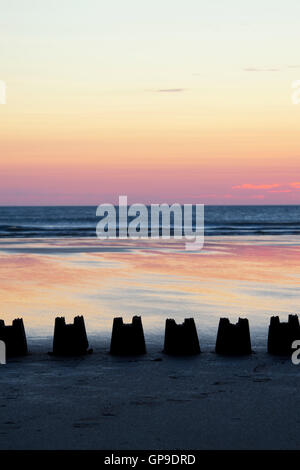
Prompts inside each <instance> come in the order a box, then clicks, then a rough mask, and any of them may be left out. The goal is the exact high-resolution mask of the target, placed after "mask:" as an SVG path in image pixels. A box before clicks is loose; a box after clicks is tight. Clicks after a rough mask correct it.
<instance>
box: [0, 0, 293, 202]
mask: <svg viewBox="0 0 300 470" xmlns="http://www.w3.org/2000/svg"><path fill="white" fill-rule="evenodd" d="M0 12H1V15H0V80H2V81H4V82H5V83H6V90H7V91H6V93H7V96H6V104H0V205H52V204H53V205H56V204H63V205H67V204H80V205H84V204H95V205H98V204H101V203H104V202H110V203H117V201H118V196H119V195H127V196H128V202H129V203H134V202H145V203H155V202H168V203H173V202H182V203H204V204H298V203H299V204H300V171H299V170H300V137H299V136H300V132H299V130H300V82H299V84H295V88H292V84H293V83H294V82H296V81H297V80H300V52H299V44H300V27H299V26H300V25H299V23H300V20H299V18H300V2H299V0H286V1H285V2H283V1H282V0H277V1H276V0H272V1H271V0H270V1H269V0H259V1H258V0H252V1H251V2H249V1H242V0H226V1H225V0H210V1H209V2H208V1H207V0H205V1H204V0H185V1H183V0H180V1H179V0H152V1H151V2H149V1H145V0H126V2H125V1H124V0H110V1H109V2H107V1H104V0H103V1H102V0H0ZM298 92H299V93H298Z"/></svg>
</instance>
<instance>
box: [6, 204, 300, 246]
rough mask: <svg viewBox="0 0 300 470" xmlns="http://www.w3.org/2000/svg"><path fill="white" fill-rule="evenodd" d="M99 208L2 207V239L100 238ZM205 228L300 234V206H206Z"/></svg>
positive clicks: (217, 232) (215, 232) (212, 232)
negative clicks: (98, 224)
mask: <svg viewBox="0 0 300 470" xmlns="http://www.w3.org/2000/svg"><path fill="white" fill-rule="evenodd" d="M96 209H97V207H96V206H48V207H47V206H33V207H29V206H24V207H21V206H16V207H14V206H7V207H3V206H2V207H0V238H82V237H89V238H91V237H92V238H93V237H95V238H96V227H97V223H98V222H99V221H100V218H99V217H97V216H96ZM116 210H117V211H118V208H116ZM149 214H150V211H149ZM117 220H118V219H117ZM129 220H130V219H129ZM194 225H195V214H193V226H194ZM204 228H205V236H225V235H228V236H243V235H247V236H250V235H255V236H259V235H298V234H300V205H251V206H247V205H239V206H238V205H236V206H224V205H222V206H221V205H219V206H205V208H204Z"/></svg>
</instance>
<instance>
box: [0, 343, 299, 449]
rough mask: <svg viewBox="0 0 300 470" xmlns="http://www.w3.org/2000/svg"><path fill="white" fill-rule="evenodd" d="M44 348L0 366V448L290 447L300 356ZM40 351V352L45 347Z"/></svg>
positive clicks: (294, 442)
mask: <svg viewBox="0 0 300 470" xmlns="http://www.w3.org/2000/svg"><path fill="white" fill-rule="evenodd" d="M92 343H93V346H94V347H95V350H94V354H92V355H88V356H85V357H83V358H77V359H62V358H59V359H58V358H54V357H51V356H48V355H47V354H45V353H44V351H47V350H50V349H51V343H50V341H49V340H45V341H43V342H42V343H39V342H38V341H37V340H35V345H34V347H33V348H31V349H32V354H31V355H30V356H28V357H26V358H22V359H18V360H14V361H10V362H9V364H7V365H6V366H0V367H1V369H0V409H1V418H0V448H1V449H129V450H130V449H161V450H162V449H166V450H167V449H173V450H174V449H297V448H299V444H300V438H299V435H300V414H299V410H300V393H299V390H300V366H298V367H297V366H294V365H293V364H292V363H291V361H290V359H283V358H274V357H271V356H269V355H268V354H266V353H265V352H264V350H263V348H262V350H261V351H260V350H258V351H257V352H256V354H253V355H252V356H251V357H247V358H224V357H220V356H217V355H215V354H214V353H213V352H212V350H213V345H212V346H211V347H206V348H204V349H205V350H204V352H203V353H202V354H201V355H200V356H197V357H193V358H170V357H167V356H165V355H163V354H161V353H160V352H159V350H160V349H161V348H159V347H158V344H154V343H152V344H149V345H148V350H149V352H148V354H147V355H146V356H144V357H142V358H116V357H111V356H110V355H109V354H107V348H106V346H104V345H103V343H102V342H100V341H99V340H98V344H97V341H96V340H95V339H94V340H93V341H92ZM42 351H43V352H42Z"/></svg>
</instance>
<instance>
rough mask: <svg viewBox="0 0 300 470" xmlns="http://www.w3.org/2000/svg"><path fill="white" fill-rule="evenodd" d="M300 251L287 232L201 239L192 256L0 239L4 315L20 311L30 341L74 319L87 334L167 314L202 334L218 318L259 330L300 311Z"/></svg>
mask: <svg viewBox="0 0 300 470" xmlns="http://www.w3.org/2000/svg"><path fill="white" fill-rule="evenodd" d="M299 254H300V243H299V241H298V239H297V238H296V237H295V238H294V239H293V238H292V237H290V236H289V237H273V238H272V237H259V239H258V238H254V237H236V238H227V239H226V238H225V237H210V238H208V237H207V239H206V243H205V247H204V250H202V251H199V252H197V253H196V252H186V251H185V250H184V245H183V244H182V243H181V244H180V243H177V242H156V243H154V242H153V241H144V242H140V243H137V242H130V241H126V242H121V243H120V242H115V241H114V242H112V241H110V242H108V243H105V242H99V241H98V240H95V239H76V240H74V239H72V240H71V239H69V240H68V239H63V240H57V239H53V240H28V239H27V240H21V239H17V240H16V239H14V240H12V239H10V240H8V239H7V240H1V243H0V278H1V283H0V301H1V312H2V314H1V317H2V318H3V319H4V320H5V321H8V322H9V321H11V320H12V319H13V318H15V317H17V316H20V315H22V316H23V318H24V320H25V322H26V325H27V329H28V330H29V332H30V333H31V334H33V335H34V334H39V335H47V334H49V333H51V332H52V330H53V321H54V318H55V316H57V315H63V316H66V317H67V319H72V318H73V317H74V316H75V315H77V314H84V315H85V318H86V322H87V329H88V330H89V331H90V332H93V333H97V332H100V331H108V330H110V328H111V324H112V318H113V317H114V316H116V315H123V316H124V318H125V319H126V318H131V316H132V315H133V314H137V315H142V316H143V323H144V325H145V329H147V331H153V332H155V331H158V330H160V331H161V330H162V329H163V327H164V321H165V318H167V317H170V316H171V317H172V318H175V319H176V320H178V321H182V320H183V318H185V317H186V316H194V317H195V320H196V322H197V324H198V325H200V326H201V329H202V330H204V331H205V330H206V331H210V330H211V331H214V332H215V330H216V327H217V323H218V319H219V317H220V316H229V317H230V318H232V319H233V320H235V319H236V318H237V316H238V315H247V316H248V317H249V320H250V322H251V325H252V326H253V327H254V329H255V328H259V327H266V326H267V325H268V321H269V316H270V315H271V314H274V313H277V314H282V315H283V316H285V315H286V314H287V313H298V312H297V308H298V305H299V300H300V294H299V280H300V277H299V275H300V272H299V261H298V260H299Z"/></svg>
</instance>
